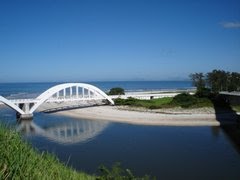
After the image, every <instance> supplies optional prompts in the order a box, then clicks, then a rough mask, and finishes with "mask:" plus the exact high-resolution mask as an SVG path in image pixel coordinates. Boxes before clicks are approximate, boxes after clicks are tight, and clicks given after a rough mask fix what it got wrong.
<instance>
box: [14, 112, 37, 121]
mask: <svg viewBox="0 0 240 180" xmlns="http://www.w3.org/2000/svg"><path fill="white" fill-rule="evenodd" d="M16 117H17V119H18V120H31V119H33V114H30V113H29V114H20V113H18V112H17V113H16Z"/></svg>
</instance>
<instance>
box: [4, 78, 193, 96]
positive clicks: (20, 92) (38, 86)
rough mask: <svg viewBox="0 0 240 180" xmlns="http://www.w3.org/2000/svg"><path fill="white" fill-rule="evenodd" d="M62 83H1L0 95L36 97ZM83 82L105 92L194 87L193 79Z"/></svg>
mask: <svg viewBox="0 0 240 180" xmlns="http://www.w3.org/2000/svg"><path fill="white" fill-rule="evenodd" d="M62 83H66V82H42V83H0V95H1V96H4V97H6V98H9V99H18V98H34V97H37V96H38V95H39V94H41V93H42V92H44V91H45V90H47V89H49V88H50V87H52V86H55V85H57V84H62ZM83 83H88V84H91V85H94V86H96V87H98V88H100V89H101V90H103V91H104V92H108V91H109V90H110V89H111V88H114V87H121V88H123V89H124V90H125V91H126V92H132V91H139V92H141V91H158V90H159V91H161V90H188V89H194V87H193V86H192V82H191V81H105V82H104V81H102V82H101V81H97V82H83Z"/></svg>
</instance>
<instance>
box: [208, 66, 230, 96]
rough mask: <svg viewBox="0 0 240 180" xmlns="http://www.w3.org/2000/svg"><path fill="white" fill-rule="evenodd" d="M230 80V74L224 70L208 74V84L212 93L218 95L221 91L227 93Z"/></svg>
mask: <svg viewBox="0 0 240 180" xmlns="http://www.w3.org/2000/svg"><path fill="white" fill-rule="evenodd" d="M229 79H230V73H229V72H225V71H223V70H216V69H214V70H213V71H212V72H209V73H207V78H206V80H207V84H208V86H209V87H210V88H211V90H212V92H214V93H218V92H219V91H227V90H228V84H229Z"/></svg>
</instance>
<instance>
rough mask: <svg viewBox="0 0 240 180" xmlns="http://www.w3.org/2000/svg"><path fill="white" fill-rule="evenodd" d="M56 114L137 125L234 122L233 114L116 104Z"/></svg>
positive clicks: (201, 124)
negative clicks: (166, 110)
mask: <svg viewBox="0 0 240 180" xmlns="http://www.w3.org/2000/svg"><path fill="white" fill-rule="evenodd" d="M56 114H59V115H64V116H70V117H74V118H82V119H94V120H107V121H112V122H121V123H129V124H139V125H163V126H219V125H220V122H219V117H221V124H222V123H235V122H236V121H233V118H236V117H233V116H234V115H231V114H221V116H219V115H216V114H215V113H211V112H208V113H202V112H201V113H194V114H192V113H181V114H180V113H161V112H149V111H147V112H139V111H129V110H126V109H123V108H119V107H116V106H95V107H85V108H79V109H74V110H67V111H59V112H56Z"/></svg>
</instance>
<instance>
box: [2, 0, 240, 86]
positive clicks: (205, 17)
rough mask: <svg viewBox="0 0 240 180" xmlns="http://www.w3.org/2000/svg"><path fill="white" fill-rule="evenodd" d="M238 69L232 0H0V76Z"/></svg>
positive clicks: (236, 8)
mask: <svg viewBox="0 0 240 180" xmlns="http://www.w3.org/2000/svg"><path fill="white" fill-rule="evenodd" d="M213 69H223V70H226V71H236V72H240V1H239V0H108V1H107V0H95V1H93V0H29V1H26V0H15V1H14V0H0V82H34V81H37V82H39V81H45V82H46V81H101V80H107V81H109V80H113V81H114V80H184V79H187V78H188V75H189V74H190V73H193V72H209V71H212V70H213Z"/></svg>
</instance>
